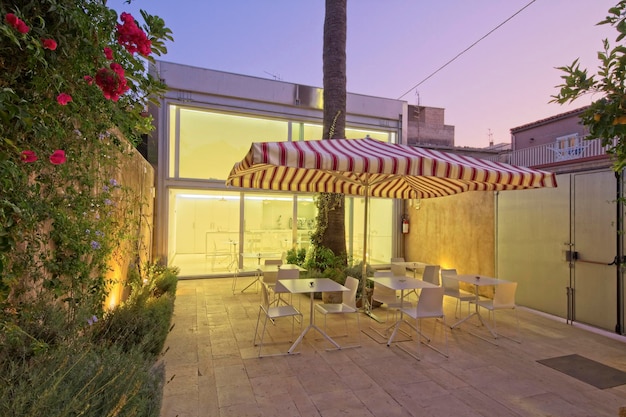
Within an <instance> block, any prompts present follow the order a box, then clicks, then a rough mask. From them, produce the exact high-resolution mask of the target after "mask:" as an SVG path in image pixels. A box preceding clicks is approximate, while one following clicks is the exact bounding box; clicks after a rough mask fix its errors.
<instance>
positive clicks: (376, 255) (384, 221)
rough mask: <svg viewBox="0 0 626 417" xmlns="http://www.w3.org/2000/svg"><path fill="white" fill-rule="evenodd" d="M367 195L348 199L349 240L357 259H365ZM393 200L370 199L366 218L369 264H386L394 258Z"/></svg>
mask: <svg viewBox="0 0 626 417" xmlns="http://www.w3.org/2000/svg"><path fill="white" fill-rule="evenodd" d="M364 215H365V198H361V197H354V198H349V199H348V198H347V199H346V243H347V246H348V252H351V253H352V255H353V258H354V260H357V261H358V260H361V259H363V245H364V244H365V234H364V233H365V222H364ZM392 215H393V200H392V199H385V198H370V199H369V208H368V216H367V217H368V221H367V236H368V241H367V260H368V263H370V264H373V265H376V264H386V263H389V260H390V259H391V254H392V252H393V248H392V230H391V229H392V221H391V216H392Z"/></svg>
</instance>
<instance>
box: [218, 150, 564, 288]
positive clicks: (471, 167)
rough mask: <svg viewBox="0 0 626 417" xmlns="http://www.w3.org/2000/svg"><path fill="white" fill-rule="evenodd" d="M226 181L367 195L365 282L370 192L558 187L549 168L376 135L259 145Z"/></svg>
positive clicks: (406, 195) (402, 194)
mask: <svg viewBox="0 0 626 417" xmlns="http://www.w3.org/2000/svg"><path fill="white" fill-rule="evenodd" d="M226 184H227V185H229V186H235V187H243V188H255V189H262V190H277V191H291V192H303V193H315V192H328V193H341V194H346V195H352V196H362V197H365V205H364V209H365V212H364V216H365V222H364V223H365V224H364V239H365V241H364V244H363V261H364V262H363V275H362V276H363V278H364V279H363V281H362V285H363V287H365V276H366V274H365V271H366V266H367V218H368V207H369V197H386V198H401V199H418V198H433V197H443V196H448V195H453V194H458V193H462V192H466V191H501V190H523V189H530V188H542V187H556V185H557V184H556V176H555V175H554V174H553V173H550V172H545V171H538V170H533V169H530V168H526V167H520V166H514V165H509V164H504V163H499V162H493V161H487V160H484V159H477V158H472V157H469V156H463V155H458V154H453V153H447V152H441V151H436V150H431V149H423V148H417V147H413V146H408V145H397V144H391V143H385V142H381V141H378V140H374V139H370V138H365V139H332V140H315V141H299V142H258V143H253V144H252V146H251V147H250V151H249V152H248V154H247V155H246V156H245V157H244V159H243V160H242V161H241V162H238V163H236V164H235V166H234V167H233V169H232V170H231V172H230V175H229V176H228V179H227V180H226Z"/></svg>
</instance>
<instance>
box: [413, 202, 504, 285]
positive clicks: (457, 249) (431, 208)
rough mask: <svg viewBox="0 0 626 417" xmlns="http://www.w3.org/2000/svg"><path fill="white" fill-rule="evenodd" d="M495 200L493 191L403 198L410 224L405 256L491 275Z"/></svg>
mask: <svg viewBox="0 0 626 417" xmlns="http://www.w3.org/2000/svg"><path fill="white" fill-rule="evenodd" d="M494 200H495V199H494V195H493V192H478V191H476V192H467V193H462V194H457V195H453V196H449V197H440V198H432V199H425V200H419V201H416V200H413V201H410V200H407V201H405V213H407V215H408V217H409V225H410V226H409V227H410V232H409V234H408V235H405V238H404V239H405V240H404V244H405V251H404V257H405V259H407V260H411V261H419V262H425V263H430V264H437V265H441V267H442V268H456V270H457V272H458V273H459V274H481V275H487V276H494V273H495V249H494V248H495V222H494V213H495V211H494V207H495V203H494Z"/></svg>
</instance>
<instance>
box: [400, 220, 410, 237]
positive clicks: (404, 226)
mask: <svg viewBox="0 0 626 417" xmlns="http://www.w3.org/2000/svg"><path fill="white" fill-rule="evenodd" d="M402 233H403V234H407V233H409V219H408V218H406V217H403V218H402Z"/></svg>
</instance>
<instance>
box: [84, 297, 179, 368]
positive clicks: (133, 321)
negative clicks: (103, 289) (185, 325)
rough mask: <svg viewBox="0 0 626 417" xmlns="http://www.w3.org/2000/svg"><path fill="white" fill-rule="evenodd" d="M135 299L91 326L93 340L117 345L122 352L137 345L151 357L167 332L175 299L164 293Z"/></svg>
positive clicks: (161, 347) (130, 349) (157, 350)
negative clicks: (155, 296)
mask: <svg viewBox="0 0 626 417" xmlns="http://www.w3.org/2000/svg"><path fill="white" fill-rule="evenodd" d="M136 300H139V301H140V303H128V304H125V305H122V306H120V307H118V308H116V309H115V310H113V311H111V312H110V313H108V314H107V315H106V316H105V317H104V318H103V319H102V320H101V321H100V322H98V323H97V325H96V326H94V332H93V336H92V337H93V340H94V342H95V343H99V342H102V343H105V344H107V345H118V346H120V347H121V348H122V349H123V350H124V351H132V350H133V349H135V348H138V349H140V350H142V351H143V352H144V353H145V354H146V355H148V357H150V358H153V359H154V358H156V357H158V355H159V354H160V353H161V350H162V349H163V345H164V343H165V338H166V337H167V333H168V332H169V326H170V321H171V317H172V313H173V311H174V298H173V297H172V296H170V295H163V296H161V297H158V298H154V297H152V298H147V299H144V298H143V297H141V298H137V299H136Z"/></svg>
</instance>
